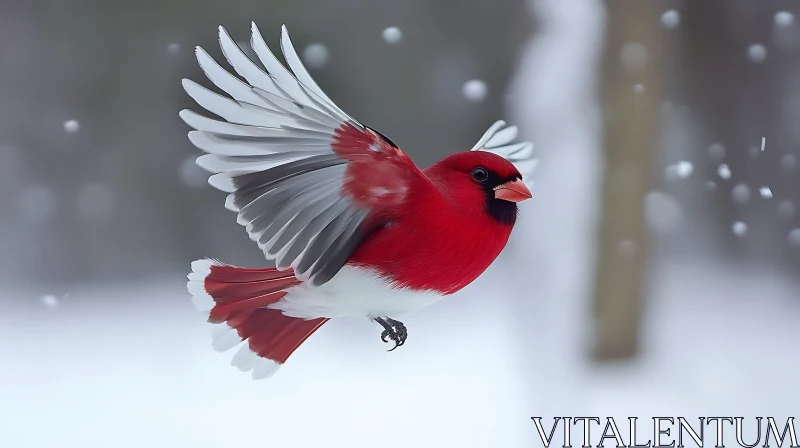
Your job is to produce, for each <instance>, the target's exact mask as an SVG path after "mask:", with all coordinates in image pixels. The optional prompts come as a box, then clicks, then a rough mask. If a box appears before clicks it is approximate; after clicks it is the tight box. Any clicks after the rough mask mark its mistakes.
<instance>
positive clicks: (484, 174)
mask: <svg viewBox="0 0 800 448" xmlns="http://www.w3.org/2000/svg"><path fill="white" fill-rule="evenodd" d="M472 178H473V179H475V182H478V183H484V182H486V179H488V178H489V172H488V171H486V168H482V167H477V168H475V169H474V170H472Z"/></svg>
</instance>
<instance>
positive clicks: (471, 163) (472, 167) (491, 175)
mask: <svg viewBox="0 0 800 448" xmlns="http://www.w3.org/2000/svg"><path fill="white" fill-rule="evenodd" d="M430 170H431V171H433V172H435V173H436V174H437V176H436V177H438V178H439V179H438V182H437V183H438V184H439V188H440V189H442V190H443V191H444V193H445V194H446V195H447V196H448V197H450V198H451V199H452V200H454V201H455V202H456V203H457V205H458V206H461V207H463V208H464V209H465V210H467V211H472V210H474V209H475V208H476V207H482V208H483V209H484V210H485V211H486V212H488V214H489V215H490V216H491V217H492V218H493V219H495V220H497V221H499V222H500V223H503V224H513V223H514V222H515V220H516V217H517V203H518V202H522V201H524V200H526V199H530V198H531V192H530V190H529V189H528V187H527V186H526V185H525V184H524V183H523V182H522V175H521V174H520V173H519V170H517V168H516V167H515V166H514V164H512V163H511V162H509V161H508V160H506V159H505V158H503V157H501V156H498V155H496V154H492V153H490V152H486V151H469V152H462V153H458V154H453V155H452V156H449V157H447V158H445V159H443V160H442V161H440V162H439V163H437V164H436V165H434V166H432V167H431V168H430Z"/></svg>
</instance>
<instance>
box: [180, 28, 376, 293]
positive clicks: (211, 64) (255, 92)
mask: <svg viewBox="0 0 800 448" xmlns="http://www.w3.org/2000/svg"><path fill="white" fill-rule="evenodd" d="M251 31H252V33H251V40H250V44H251V47H252V48H253V50H254V52H255V54H256V56H257V57H258V60H259V62H260V63H261V64H262V65H263V67H262V66H259V65H258V64H257V63H256V62H255V61H254V60H252V59H250V58H249V57H248V56H247V55H246V54H245V53H244V51H242V49H241V48H240V47H239V45H238V44H237V43H236V42H234V40H233V39H232V38H231V36H230V35H229V34H228V32H227V31H226V30H225V28H223V27H220V28H219V44H220V48H221V49H222V54H223V56H224V58H225V60H226V61H227V62H228V63H229V64H230V66H231V67H232V68H233V71H228V70H226V69H225V68H223V67H222V66H221V65H220V64H219V63H217V61H215V60H214V58H212V57H211V56H210V55H209V54H208V52H206V51H205V50H203V49H202V48H200V47H198V48H197V50H196V52H195V54H196V56H197V60H198V63H199V64H200V67H201V68H202V69H203V72H204V74H205V75H206V77H207V78H208V79H209V80H210V81H211V82H212V83H213V84H214V85H215V86H217V87H218V88H219V89H220V90H221V91H222V92H225V94H227V96H225V95H220V94H217V93H215V92H212V91H211V90H209V89H206V88H205V87H202V86H201V85H199V84H197V83H195V82H193V81H190V80H187V79H185V80H183V87H184V89H185V90H186V92H187V93H188V94H189V96H190V97H192V98H193V99H194V100H195V102H197V104H198V105H200V106H201V107H202V108H204V109H206V110H207V111H208V112H210V113H212V114H214V115H216V116H217V117H219V119H217V118H211V117H206V116H203V115H200V114H197V113H195V112H193V111H190V110H183V111H181V112H180V117H181V118H182V119H183V121H184V122H186V124H188V125H189V126H190V127H192V128H193V129H194V130H193V131H191V132H190V133H189V140H190V141H191V142H192V143H193V144H194V145H195V146H196V147H198V148H199V149H201V150H203V151H204V152H205V153H206V154H205V155H203V156H201V157H198V159H197V164H198V165H199V166H201V167H202V168H204V169H205V170H207V171H209V172H210V173H212V175H211V176H210V177H209V184H211V185H212V186H214V187H215V188H217V189H219V190H222V191H225V192H228V193H230V194H229V195H228V197H227V198H226V202H225V207H226V208H228V209H230V210H233V211H235V212H237V222H239V224H241V225H243V226H244V227H245V229H246V230H247V233H248V235H249V236H250V239H252V240H253V241H255V242H256V243H257V244H258V246H259V248H261V250H262V251H263V252H264V255H265V256H266V257H267V258H268V259H274V260H275V262H276V266H277V267H278V269H288V268H289V267H293V268H294V269H295V274H296V275H297V276H298V278H301V279H303V280H309V281H310V282H311V284H312V285H321V284H323V283H325V282H327V281H328V280H330V279H331V278H332V277H333V276H334V275H336V273H337V272H338V271H339V269H341V267H342V266H343V265H344V264H345V263H346V262H347V260H348V259H349V257H350V256H351V255H352V253H353V251H355V249H356V248H357V247H358V245H359V244H360V242H361V241H362V240H363V237H364V236H363V232H362V230H363V229H362V224H363V222H364V220H365V219H366V217H367V216H368V214H369V210H367V209H364V208H360V207H358V206H356V205H355V204H354V203H353V201H352V200H351V198H350V197H348V196H347V195H344V194H342V193H341V189H342V185H343V184H344V176H345V172H346V170H347V163H348V161H347V160H345V159H343V158H341V157H339V156H338V155H337V154H336V153H335V152H334V151H333V149H332V148H331V144H332V142H333V139H334V136H335V133H336V130H337V129H338V128H340V127H341V126H344V125H345V124H349V125H351V126H355V127H356V128H357V129H360V130H365V127H364V126H363V125H362V124H361V123H359V122H358V121H356V120H354V119H353V118H352V117H350V116H349V115H348V114H347V113H345V112H344V111H342V110H341V109H340V108H339V107H338V106H337V105H336V104H335V103H334V102H333V101H332V100H331V99H330V98H329V97H328V96H327V95H326V94H325V93H324V92H323V91H322V89H320V87H319V86H318V85H317V83H316V82H315V81H314V80H313V78H312V77H311V75H310V74H309V73H308V71H307V70H306V69H305V67H304V66H303V64H302V62H301V61H300V58H299V57H298V55H297V52H296V51H295V49H294V48H293V46H292V44H291V40H290V39H289V35H288V32H287V31H286V28H285V27H284V28H283V29H282V35H281V51H282V53H283V55H284V58H285V59H286V62H287V66H288V68H287V66H284V65H283V64H282V63H281V62H279V61H278V59H277V58H276V57H275V55H274V54H273V52H272V51H271V50H270V49H269V47H268V46H267V44H266V43H265V42H264V39H263V38H262V37H261V33H260V32H259V31H258V28H257V27H256V25H255V24H253V25H252V29H251ZM234 73H235V74H234ZM236 75H238V76H240V77H241V78H239V77H237V76H236Z"/></svg>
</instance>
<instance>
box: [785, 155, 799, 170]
mask: <svg viewBox="0 0 800 448" xmlns="http://www.w3.org/2000/svg"><path fill="white" fill-rule="evenodd" d="M796 166H797V157H795V155H794V154H786V155H785V156H783V157H781V168H783V169H785V170H793V169H794V167H796Z"/></svg>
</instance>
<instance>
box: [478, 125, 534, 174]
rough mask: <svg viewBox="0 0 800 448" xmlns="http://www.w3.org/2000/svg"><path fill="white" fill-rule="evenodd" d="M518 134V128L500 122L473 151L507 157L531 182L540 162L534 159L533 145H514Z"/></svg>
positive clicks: (522, 143)
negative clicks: (531, 177)
mask: <svg viewBox="0 0 800 448" xmlns="http://www.w3.org/2000/svg"><path fill="white" fill-rule="evenodd" d="M517 134H518V130H517V127H516V126H507V125H506V122H505V121H503V120H498V121H496V122H495V123H494V124H493V125H492V126H491V127H489V129H487V130H486V132H485V133H484V134H483V137H481V139H480V140H478V143H476V144H475V146H473V147H472V151H488V152H492V153H495V154H497V155H499V156H502V157H505V158H506V159H507V160H509V161H510V162H511V163H513V164H514V166H516V167H517V169H518V170H519V172H520V174H522V179H523V180H525V181H529V180H530V175H531V174H532V173H533V171H534V170H535V169H536V165H538V163H539V160H538V159H536V158H534V157H533V143H531V142H520V143H513V142H514V139H516V138H517Z"/></svg>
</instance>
